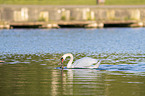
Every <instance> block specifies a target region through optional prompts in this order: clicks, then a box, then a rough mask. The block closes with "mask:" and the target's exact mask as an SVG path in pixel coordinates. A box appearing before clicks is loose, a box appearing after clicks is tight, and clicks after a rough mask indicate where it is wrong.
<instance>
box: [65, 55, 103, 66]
mask: <svg viewBox="0 0 145 96" xmlns="http://www.w3.org/2000/svg"><path fill="white" fill-rule="evenodd" d="M66 57H70V61H69V62H68V64H67V68H98V67H99V65H100V63H101V60H100V61H99V62H98V60H97V59H93V58H90V57H84V58H81V59H78V60H76V61H75V62H74V63H73V64H72V62H73V55H72V54H70V53H67V54H64V55H63V56H62V58H63V59H64V60H65V58H66Z"/></svg>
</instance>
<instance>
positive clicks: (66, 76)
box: [52, 69, 104, 95]
mask: <svg viewBox="0 0 145 96" xmlns="http://www.w3.org/2000/svg"><path fill="white" fill-rule="evenodd" d="M59 71H60V77H61V80H60V81H61V82H58V79H56V78H55V77H54V78H53V79H52V84H56V85H55V86H54V85H53V86H52V95H58V94H59V93H58V92H57V90H59V88H60V87H61V88H60V89H61V90H62V93H61V94H63V95H96V94H99V95H101V94H102V93H104V92H103V91H104V90H102V89H103V88H104V83H103V81H102V80H101V79H102V77H101V76H100V73H97V71H98V70H90V69H64V70H59ZM55 72H56V71H54V72H52V73H53V76H55V75H56V74H58V73H57V72H56V73H55ZM58 83H59V84H60V85H59V84H58Z"/></svg>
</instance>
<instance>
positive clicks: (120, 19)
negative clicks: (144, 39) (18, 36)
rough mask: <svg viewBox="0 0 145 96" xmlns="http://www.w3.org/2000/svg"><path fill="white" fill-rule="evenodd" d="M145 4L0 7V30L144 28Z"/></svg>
mask: <svg viewBox="0 0 145 96" xmlns="http://www.w3.org/2000/svg"><path fill="white" fill-rule="evenodd" d="M144 21H145V5H140V6H103V5H102V6H101V5H100V6H99V5H96V6H71V5H70V6H69V5H67V6H50V5H49V6H47V5H44V6H43V5H0V28H5V27H6V28H10V27H11V28H12V27H15V26H39V27H41V28H53V27H54V28H58V27H60V26H80V27H103V26H110V25H112V26H113V25H114V26H116V25H117V24H118V26H144Z"/></svg>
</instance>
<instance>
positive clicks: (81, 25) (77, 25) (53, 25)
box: [0, 21, 144, 29]
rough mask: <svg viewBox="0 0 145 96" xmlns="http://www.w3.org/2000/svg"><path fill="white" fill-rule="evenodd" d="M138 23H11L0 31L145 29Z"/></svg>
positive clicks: (4, 25) (3, 26)
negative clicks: (26, 29) (22, 29)
mask: <svg viewBox="0 0 145 96" xmlns="http://www.w3.org/2000/svg"><path fill="white" fill-rule="evenodd" d="M143 26H144V24H143V22H137V21H104V22H96V21H58V22H47V23H46V22H11V23H7V24H3V25H0V29H5V28H6V29H13V28H103V27H143Z"/></svg>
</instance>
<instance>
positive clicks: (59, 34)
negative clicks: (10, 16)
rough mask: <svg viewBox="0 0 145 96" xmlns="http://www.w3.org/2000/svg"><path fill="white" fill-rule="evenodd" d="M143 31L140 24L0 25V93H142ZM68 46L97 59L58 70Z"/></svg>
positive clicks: (106, 95)
mask: <svg viewBox="0 0 145 96" xmlns="http://www.w3.org/2000/svg"><path fill="white" fill-rule="evenodd" d="M144 37H145V28H106V29H10V30H0V44H1V46H0V60H2V61H5V62H4V63H2V62H1V63H0V95H2V96H9V95H10V96H17V95H24V96H28V95H32V96H40V95H42V96H48V95H50V96H61V95H77V96H79V95H89V96H90V95H94V96H97V95H98V96H122V95H124V96H144V95H145V91H144V89H145V42H144V41H145V38H144ZM68 52H69V53H72V54H73V55H74V60H77V59H80V58H82V57H86V56H88V57H92V58H95V59H100V60H102V63H101V65H100V67H99V69H64V70H61V68H58V67H60V65H58V64H59V63H60V58H61V56H62V55H63V54H64V53H68ZM68 61H69V58H67V60H66V61H65V62H64V64H65V66H66V64H67V62H68Z"/></svg>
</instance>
